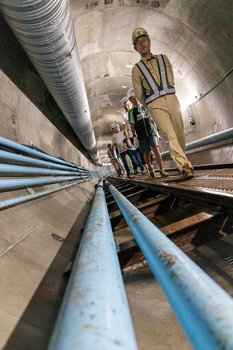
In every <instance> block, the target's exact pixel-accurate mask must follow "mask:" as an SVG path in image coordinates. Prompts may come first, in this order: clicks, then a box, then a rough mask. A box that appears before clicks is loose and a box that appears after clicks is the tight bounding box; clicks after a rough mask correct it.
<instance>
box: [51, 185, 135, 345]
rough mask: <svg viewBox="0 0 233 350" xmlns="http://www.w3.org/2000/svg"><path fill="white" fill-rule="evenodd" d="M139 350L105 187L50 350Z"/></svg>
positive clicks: (96, 198)
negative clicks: (105, 195)
mask: <svg viewBox="0 0 233 350" xmlns="http://www.w3.org/2000/svg"><path fill="white" fill-rule="evenodd" d="M71 349H72V350H87V349H88V350H89V349H95V350H103V349H111V350H126V349H127V350H136V349H137V345H136V340H135V336H134V332H133V326H132V321H131V317H130V313H129V308H128V303H127V298H126V295H125V290H124V285H123V280H122V275H121V271H120V266H119V261H118V257H117V253H116V248H115V244H114V239H113V233H112V228H111V224H110V220H109V215H108V210H107V205H106V201H105V197H104V191H103V181H101V182H100V183H99V185H98V187H97V189H96V192H95V195H94V199H93V203H92V207H91V211H90V214H89V216H88V219H87V223H86V226H85V230H84V233H83V237H82V241H81V244H80V247H79V250H78V254H77V256H76V258H75V262H74V266H73V268H72V272H71V276H70V279H69V282H68V286H67V288H66V292H65V296H64V299H63V302H62V306H61V309H60V312H59V315H58V319H57V321H56V325H55V328H54V331H53V334H52V338H51V340H50V344H49V347H48V350H71Z"/></svg>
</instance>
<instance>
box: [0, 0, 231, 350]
mask: <svg viewBox="0 0 233 350" xmlns="http://www.w3.org/2000/svg"><path fill="white" fill-rule="evenodd" d="M30 2H31V1H29V3H30ZM52 2H53V3H57V4H59V5H61V6H62V5H63V4H64V3H66V5H64V7H66V6H69V11H70V16H71V18H72V26H73V30H74V34H75V43H76V44H77V51H78V57H79V60H80V67H81V73H82V75H83V81H84V86H85V93H86V96H87V107H88V109H89V111H90V118H91V125H92V126H93V130H94V138H95V140H96V149H97V152H98V154H99V160H100V163H101V165H100V164H97V163H96V162H95V161H93V157H91V156H90V152H89V150H87V148H86V146H85V145H84V144H83V142H82V141H81V140H80V138H79V137H78V136H77V133H76V132H75V131H74V128H73V126H72V125H71V123H70V121H69V120H68V119H67V116H66V112H64V110H63V109H62V107H61V105H59V103H58V102H57V100H56V97H55V96H54V95H53V91H50V90H51V89H50V87H48V86H47V85H46V79H44V77H43V76H41V75H40V74H39V72H38V68H37V67H36V66H35V65H34V64H33V62H32V60H31V57H30V54H29V53H30V52H33V44H32V46H31V47H29V51H28V52H27V51H25V48H24V47H23V46H22V42H20V41H19V40H18V39H17V35H16V32H17V31H16V32H14V28H18V27H20V25H21V23H22V24H24V20H22V18H20V11H19V8H18V6H22V7H24V1H20V2H19V3H21V4H17V1H13V2H12V3H11V4H9V3H8V2H7V1H6V0H0V9H1V14H0V29H1V35H0V43H1V51H0V68H1V71H0V80H1V91H0V110H1V114H0V121H1V133H0V136H1V137H3V138H6V139H9V140H11V141H14V142H17V143H19V144H23V145H26V146H30V147H36V148H37V149H40V150H42V151H43V152H45V153H48V154H49V155H51V156H54V157H58V158H61V159H64V160H66V161H68V162H71V163H74V164H77V165H79V166H82V167H84V168H85V169H88V170H91V171H93V172H97V174H98V172H100V173H101V171H103V170H106V171H109V167H107V166H105V165H106V163H108V164H109V158H108V157H107V144H108V143H109V142H111V137H112V133H111V130H110V125H111V123H113V122H116V123H119V124H120V126H121V127H122V114H123V113H124V110H123V108H122V106H121V99H122V97H124V96H126V93H127V90H128V89H129V88H131V87H132V80H131V71H132V67H133V66H134V65H135V63H136V62H138V61H139V59H140V57H139V54H138V53H137V52H136V51H135V50H134V48H133V46H132V42H131V34H132V32H133V30H134V28H136V27H139V26H140V27H143V28H145V29H146V30H147V31H148V33H149V35H150V39H151V49H152V52H153V53H154V54H159V53H162V54H165V55H167V56H168V58H169V59H170V61H171V64H172V67H173V71H174V77H175V86H176V92H177V97H178V99H179V101H180V106H181V111H182V116H183V123H184V133H185V141H186V144H188V143H190V142H193V141H196V140H199V139H202V138H205V137H207V136H211V135H214V134H217V133H219V132H222V131H226V130H228V129H231V128H233V118H232V115H233V89H232V86H233V74H232V58H233V47H232V42H233V8H232V6H233V4H232V1H231V0H223V1H220V0H217V1H214V0H208V1H207V0H202V1H200V0H193V1H189V0H184V1H181V0H161V1H153V0H126V1H123V0H79V1H78V0H70V1H69V2H64V1H62V0H57V1H52ZM67 4H68V5H67ZM28 6H29V11H28V13H29V14H30V13H33V6H32V5H31V4H28ZM30 6H31V7H30ZM22 12H23V11H22ZM45 15H46V14H45ZM30 21H31V18H30ZM26 22H27V19H26V18H25V23H26ZM12 23H13V24H14V25H15V27H14V26H12V25H11V24H12ZM33 23H34V22H33V21H32V24H33ZM35 23H36V22H35ZM17 26H18V27H17ZM51 26H53V23H51ZM21 34H22V33H21ZM27 35H28V36H30V32H29V33H26V34H25V37H27ZM51 46H52V43H51ZM41 54H42V55H43V53H41ZM68 59H69V58H68ZM70 59H72V58H70ZM80 84H81V83H80ZM68 107H70V106H68ZM81 107H82V106H81ZM81 107H80V115H78V116H77V117H80V116H81V114H82V115H83V113H84V114H85V113H86V109H85V111H84V112H81ZM87 113H88V111H87ZM75 118H76V116H75V117H74V119H75ZM84 122H85V118H84ZM84 139H85V137H84ZM232 141H233V140H232V137H230V138H228V139H226V140H223V141H220V142H216V143H215V144H214V145H207V146H202V147H199V148H196V149H194V150H190V151H188V152H187V154H188V157H189V159H190V161H191V162H192V164H193V165H194V167H195V165H202V164H225V163H232V160H233V153H232ZM167 150H168V148H167V145H166V143H165V142H164V141H163V139H162V140H161V142H160V151H161V152H166V151H167ZM1 162H2V160H1ZM174 166H175V163H174V162H173V161H172V160H171V159H170V158H166V159H165V160H164V167H165V168H168V169H169V168H173V167H174ZM100 173H99V174H100ZM97 177H98V176H97ZM2 179H4V175H3V176H2ZM97 181H98V180H97V178H95V179H91V180H90V181H89V182H86V183H84V184H82V185H80V186H79V187H78V188H75V189H73V190H64V191H63V192H61V193H60V194H56V195H55V194H54V195H52V196H47V197H44V198H43V199H38V200H35V201H32V202H31V203H25V204H21V205H20V206H14V207H12V208H10V209H7V210H3V211H1V212H0V224H1V228H2V239H1V241H0V254H1V259H2V265H1V276H2V281H3V283H2V287H1V292H0V293H1V294H0V295H1V298H0V299H1V305H0V311H1V312H0V318H1V319H2V323H4V325H5V326H4V327H3V329H2V331H1V333H0V345H1V346H3V348H4V349H6V350H8V349H9V350H10V349H12V346H13V348H14V350H17V349H20V346H21V345H20V344H22V341H23V340H22V338H25V335H26V337H27V338H28V344H29V345H27V346H29V347H26V348H25V349H29V348H30V346H31V345H30V344H34V346H35V339H36V342H37V341H38V345H36V346H38V349H42V348H45V346H46V345H47V343H48V339H49V336H50V333H51V329H52V327H53V325H54V322H55V319H56V315H57V312H58V308H59V305H60V303H61V299H62V297H61V296H62V295H63V294H64V289H65V285H66V283H67V281H66V280H65V281H64V280H63V279H62V278H61V276H60V269H62V268H64V265H65V264H66V263H67V261H68V260H70V259H72V256H73V254H74V250H75V247H77V245H78V243H79V240H80V230H81V229H82V227H83V225H84V224H85V220H86V218H87V216H88V211H89V209H90V205H91V199H92V197H93V193H94V185H95V184H96V183H97ZM50 188H55V185H50ZM41 189H43V186H41V187H37V188H36V190H35V191H38V192H39V191H40V190H41ZM27 194H28V190H27V189H20V190H14V191H2V192H0V196H1V201H5V200H6V199H8V198H11V197H17V196H19V195H22V196H24V195H27ZM77 232H78V235H77ZM51 234H56V235H58V236H59V237H61V238H62V239H65V240H66V241H65V242H66V244H65V245H64V246H62V247H61V246H60V243H58V241H56V240H55V239H54V236H51ZM74 237H75V238H74ZM38 247H39V248H38ZM37 249H39V250H38V251H37ZM36 251H37V253H38V254H35V252H36ZM39 252H40V253H39ZM16 267H17V268H16ZM53 274H54V276H55V277H54V278H52V279H51V276H52V275H53ZM145 274H146V273H145ZM145 274H144V275H143V274H142V276H141V277H140V278H141V279H143V278H147V276H145ZM9 276H10V277H9ZM22 281H24V283H22ZM47 287H48V289H49V290H50V292H51V295H50V296H49V297H48V298H47V299H46V303H47V305H44V306H43V307H42V308H41V310H43V312H47V311H46V310H47V308H51V309H53V311H50V313H49V312H48V314H49V316H48V317H47V319H46V322H47V323H46V327H47V331H46V330H45V329H46V327H45V326H43V327H42V326H41V324H40V322H41V319H42V316H41V318H39V321H40V322H39V321H37V320H36V319H34V317H33V310H37V311H38V308H37V303H39V301H38V300H40V298H42V297H44V294H45V293H47ZM55 295H56V298H55V299H54V300H55V301H52V298H53V297H55ZM50 298H51V299H50ZM48 305H49V306H48ZM171 317H173V316H171ZM20 320H21V321H20ZM172 320H173V319H172ZM171 322H173V321H171ZM172 332H173V333H174V334H175V333H176V329H175V328H173V330H172ZM178 334H179V337H180V343H179V345H177V346H179V347H177V349H178V348H179V350H180V349H185V350H187V349H188V345H187V343H186V340H185V338H184V337H183V335H182V333H181V331H180V330H179V332H178ZM40 342H41V343H40ZM40 344H42V345H40ZM4 346H5V347H4ZM25 346H26V345H25ZM33 349H36V347H34V348H33ZM148 349H149V347H148ZM161 349H169V345H168V347H167V348H166V347H162V346H161Z"/></svg>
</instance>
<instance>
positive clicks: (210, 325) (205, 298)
mask: <svg viewBox="0 0 233 350" xmlns="http://www.w3.org/2000/svg"><path fill="white" fill-rule="evenodd" d="M107 185H108V187H109V190H110V191H111V193H112V195H113V197H114V199H115V201H116V203H117V205H118V206H119V208H120V210H121V212H122V214H123V216H124V218H125V220H126V222H127V224H128V225H129V228H130V230H131V231H132V233H133V235H134V237H135V239H136V241H137V243H138V245H139V247H140V249H141V251H142V253H143V254H144V256H145V258H146V260H147V261H148V264H149V266H150V268H151V270H152V272H153V274H154V275H155V277H156V278H157V280H158V282H159V283H160V285H161V287H162V289H163V291H164V294H165V295H166V297H167V299H168V301H169V302H170V304H171V306H172V308H173V310H174V312H175V314H176V316H177V318H178V320H179V321H180V323H181V325H182V327H183V329H184V331H185V333H186V335H187V337H188V338H189V340H190V342H191V344H192V346H193V347H194V349H196V350H232V349H233V299H232V298H231V297H230V296H229V295H228V294H227V293H226V292H225V291H224V290H223V289H222V288H221V287H219V286H218V285H217V283H215V282H214V281H213V280H212V279H211V278H210V277H209V276H208V275H207V274H206V273H205V272H204V271H202V269H200V268H199V267H198V266H197V265H196V264H195V263H194V262H193V261H192V260H191V259H190V258H188V257H187V256H186V255H185V254H184V253H183V252H182V251H181V250H180V249H179V248H178V247H177V246H176V245H175V244H174V243H173V242H172V241H170V240H169V239H168V238H167V237H166V236H165V235H164V234H163V233H162V232H161V231H160V230H159V229H158V228H157V227H156V226H154V225H153V224H152V222H150V220H148V219H147V218H146V217H145V216H144V215H143V214H142V213H140V211H139V210H137V209H136V208H135V207H134V206H133V205H132V204H131V203H130V202H129V201H128V200H127V199H126V198H125V197H124V196H123V195H122V194H121V193H120V192H118V191H117V190H116V189H115V188H114V187H113V186H112V185H109V183H107Z"/></svg>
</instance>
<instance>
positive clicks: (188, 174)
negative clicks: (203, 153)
mask: <svg viewBox="0 0 233 350" xmlns="http://www.w3.org/2000/svg"><path fill="white" fill-rule="evenodd" d="M182 174H183V176H184V179H185V180H189V179H191V178H192V177H194V172H193V168H192V167H191V166H190V165H189V164H185V165H184V166H183V167H182Z"/></svg>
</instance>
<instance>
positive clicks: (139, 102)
mask: <svg viewBox="0 0 233 350" xmlns="http://www.w3.org/2000/svg"><path fill="white" fill-rule="evenodd" d="M132 43H133V46H134V49H135V50H136V51H137V52H138V53H139V54H140V56H141V60H140V61H139V62H138V63H136V64H135V66H134V67H133V70H132V84H133V88H131V89H129V90H128V92H127V96H126V97H123V99H122V101H121V102H122V106H123V107H124V109H125V111H126V112H125V113H124V115H123V130H122V131H120V126H119V124H117V123H113V124H112V125H111V130H112V131H113V136H112V144H109V145H108V147H109V151H108V154H109V155H111V157H110V159H111V162H112V163H113V165H114V164H115V165H114V167H115V169H116V171H117V172H118V175H119V176H120V175H121V169H120V166H119V165H117V163H118V160H117V158H118V156H120V157H121V159H122V161H123V163H124V167H125V170H126V172H127V176H128V177H132V174H131V172H130V169H129V166H128V163H127V159H126V155H128V156H129V157H130V159H131V161H132V164H133V169H134V174H137V173H138V170H137V167H138V165H139V167H140V169H141V172H142V174H146V173H147V172H148V174H149V175H150V176H151V177H154V176H155V175H154V171H153V168H152V161H151V152H153V154H154V156H155V159H156V162H157V164H158V166H159V169H160V170H159V172H160V176H161V177H166V176H168V174H167V173H166V172H165V171H164V169H163V164H162V158H161V154H160V151H159V143H158V139H159V138H160V136H159V134H158V130H157V126H158V128H159V132H160V133H161V135H162V136H163V138H164V140H165V142H166V143H167V144H168V148H169V151H170V155H171V157H172V159H173V160H174V161H175V164H176V167H177V169H178V170H179V172H180V173H181V174H183V176H184V179H190V178H192V177H193V176H194V172H193V166H192V164H191V163H190V161H189V160H188V158H187V157H186V155H185V138H184V127H183V120H182V115H181V111H180V104H179V101H178V99H177V97H176V95H175V92H176V91H175V87H174V85H175V84H174V76H173V70H172V66H171V63H170V61H169V59H168V58H167V56H166V55H153V54H152V53H151V50H150V45H151V43H150V38H149V34H148V33H147V31H146V30H145V29H144V28H136V29H135V30H134V31H133V34H132ZM143 165H144V166H143ZM144 167H145V168H144Z"/></svg>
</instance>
